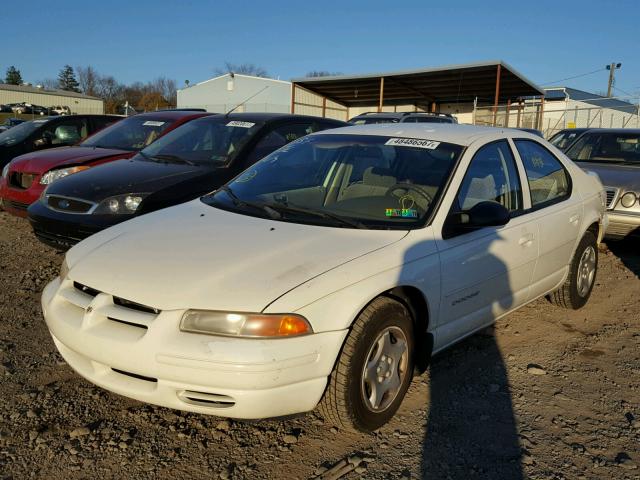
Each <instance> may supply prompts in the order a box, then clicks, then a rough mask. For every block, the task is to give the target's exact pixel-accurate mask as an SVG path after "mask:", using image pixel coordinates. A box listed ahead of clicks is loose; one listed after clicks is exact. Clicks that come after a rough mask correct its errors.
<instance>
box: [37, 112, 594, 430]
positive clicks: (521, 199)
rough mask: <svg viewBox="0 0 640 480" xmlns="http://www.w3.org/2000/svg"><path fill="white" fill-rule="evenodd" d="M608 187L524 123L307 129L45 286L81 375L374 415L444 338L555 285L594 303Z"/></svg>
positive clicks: (350, 424)
mask: <svg viewBox="0 0 640 480" xmlns="http://www.w3.org/2000/svg"><path fill="white" fill-rule="evenodd" d="M604 212H605V209H604V192H603V189H602V185H601V184H600V182H599V181H598V179H597V177H596V176H593V175H588V174H585V173H584V172H583V171H582V170H580V168H578V167H576V166H575V165H574V164H573V163H572V162H571V161H570V160H568V159H567V158H566V157H565V156H564V155H563V154H562V153H561V152H560V151H559V150H557V149H555V148H554V147H552V146H551V145H550V144H549V143H547V142H545V141H544V140H542V139H541V138H539V137H536V136H534V135H531V134H529V133H526V132H522V131H519V130H510V129H496V128H481V127H471V126H461V125H427V126H425V125H421V124H417V125H411V124H400V125H398V124H389V125H373V126H371V125H366V126H354V127H347V128H341V129H337V130H327V131H325V132H321V133H317V134H313V135H309V136H307V137H305V138H302V139H300V140H298V141H295V142H293V143H291V144H289V145H288V146H286V147H284V148H282V149H280V150H278V151H276V152H275V153H273V154H272V155H270V156H268V157H266V158H264V159H263V160H261V161H260V162H258V163H256V164H255V165H253V166H252V167H250V168H249V169H248V170H246V171H245V172H244V173H242V174H241V175H240V176H238V177H237V178H236V179H234V180H233V181H232V182H230V183H229V184H228V185H227V186H225V187H223V188H221V189H219V190H218V191H216V192H214V193H212V194H210V195H207V196H205V197H202V198H200V199H198V200H195V201H192V202H188V203H185V204H182V205H179V206H176V207H172V208H169V209H166V210H161V211H158V212H155V213H152V214H149V215H145V216H142V217H140V218H137V219H134V220H131V221H127V222H125V223H122V224H120V225H117V226H115V227H112V228H109V229H108V230H105V231H103V232H101V233H98V234H96V235H94V236H92V237H90V238H88V239H87V240H85V241H83V242H81V243H79V244H78V245H77V246H75V247H74V248H72V249H71V250H70V251H69V252H68V253H67V256H66V259H65V262H64V264H63V267H62V270H61V272H60V276H59V278H56V279H55V280H54V281H52V282H51V283H50V284H49V285H48V286H47V287H46V288H45V290H44V292H43V295H42V308H43V311H44V317H45V320H46V322H47V326H48V327H49V330H50V331H51V335H52V337H53V340H54V342H55V344H56V346H57V347H58V349H59V350H60V353H61V354H62V356H63V357H64V358H65V359H66V361H67V362H68V363H69V365H71V367H73V368H74V369H75V370H76V371H77V372H78V373H79V374H80V375H82V376H83V377H85V378H87V379H88V380H89V381H91V382H93V383H95V384H97V385H99V386H101V387H104V388H106V389H108V390H111V391H113V392H116V393H119V394H121V395H125V396H127V397H131V398H135V399H138V400H141V401H144V402H149V403H153V404H157V405H162V406H166V407H170V408H177V409H182V410H188V411H193V412H200V413H205V414H212V415H219V416H226V417H232V418H245V419H250V418H251V419H255V418H267V417H278V416H284V415H289V414H294V413H300V412H307V411H310V410H312V409H314V408H315V407H316V406H317V405H318V404H319V406H320V409H321V412H322V414H323V415H324V416H325V417H326V418H327V419H329V420H330V421H332V422H334V423H335V424H337V425H338V426H341V427H344V428H349V429H356V430H362V431H371V430H375V429H377V428H378V427H380V426H382V425H383V424H384V423H385V422H387V421H388V420H389V419H390V418H391V417H392V416H393V414H394V413H395V411H396V410H397V409H398V407H399V405H400V403H401V402H402V399H403V397H404V395H405V392H406V391H407V388H408V387H409V383H410V382H411V379H412V376H413V374H414V371H418V372H420V371H423V370H424V369H425V368H426V367H427V365H428V361H429V358H430V357H431V355H432V354H434V353H437V352H439V351H441V350H443V349H445V348H447V347H448V346H450V345H452V344H453V343H455V342H458V341H460V340H461V339H463V338H464V337H466V336H468V335H471V334H472V333H474V332H476V331H478V330H480V329H483V328H485V327H487V326H488V325H490V324H492V323H493V322H495V321H496V319H498V318H500V317H502V316H504V315H507V314H508V313H509V312H511V311H513V310H515V309H517V308H519V307H521V306H523V305H524V304H526V303H528V302H531V301H533V300H535V299H536V298H539V297H542V296H548V298H549V299H550V300H551V301H552V302H554V303H556V304H558V305H560V306H563V307H567V308H580V307H582V306H583V305H584V304H585V303H586V302H587V299H588V298H589V295H590V293H591V289H592V288H593V285H594V280H595V275H596V270H597V262H598V249H597V243H598V242H599V240H600V239H601V237H602V235H603V232H604V230H605V227H606V217H605V213H604Z"/></svg>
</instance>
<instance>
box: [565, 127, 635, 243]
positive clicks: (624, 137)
mask: <svg viewBox="0 0 640 480" xmlns="http://www.w3.org/2000/svg"><path fill="white" fill-rule="evenodd" d="M565 153H566V155H567V156H568V157H569V158H571V159H572V160H573V161H574V162H576V163H577V164H578V165H580V167H582V168H583V169H584V170H587V171H591V172H594V173H596V174H597V175H598V176H599V177H600V181H601V182H602V184H603V185H604V188H605V191H606V193H607V211H608V212H607V213H608V216H609V227H608V228H607V232H606V236H607V237H609V238H624V237H626V236H628V235H631V234H635V235H639V234H640V129H604V128H602V129H595V130H589V131H588V132H586V133H584V134H583V135H582V136H581V137H580V138H579V139H578V140H577V141H576V142H575V143H574V144H573V145H572V146H571V147H570V148H569V149H568V150H567V151H566V152H565Z"/></svg>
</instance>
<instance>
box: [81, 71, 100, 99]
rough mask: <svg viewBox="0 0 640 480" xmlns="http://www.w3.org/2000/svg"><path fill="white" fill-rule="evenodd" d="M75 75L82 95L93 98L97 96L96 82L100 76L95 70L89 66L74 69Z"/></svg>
mask: <svg viewBox="0 0 640 480" xmlns="http://www.w3.org/2000/svg"><path fill="white" fill-rule="evenodd" d="M76 74H77V76H78V83H79V84H80V89H81V90H82V93H84V94H85V95H91V96H92V97H95V96H96V95H97V94H98V82H99V80H100V74H99V73H98V72H97V71H96V69H95V68H93V67H92V66H90V65H89V66H87V67H76Z"/></svg>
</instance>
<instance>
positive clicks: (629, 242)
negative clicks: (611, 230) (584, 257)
mask: <svg viewBox="0 0 640 480" xmlns="http://www.w3.org/2000/svg"><path fill="white" fill-rule="evenodd" d="M607 247H609V250H611V252H612V253H613V254H614V255H615V256H616V257H618V258H619V259H620V260H622V263H624V265H625V266H626V267H627V268H628V269H629V270H631V271H632V272H633V273H634V274H635V275H636V277H638V278H640V236H635V237H633V238H631V237H627V238H625V239H624V240H618V241H607Z"/></svg>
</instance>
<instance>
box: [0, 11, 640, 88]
mask: <svg viewBox="0 0 640 480" xmlns="http://www.w3.org/2000/svg"><path fill="white" fill-rule="evenodd" d="M611 3H612V2H609V1H595V0H582V1H573V0H567V1H564V2H551V1H546V0H544V1H537V2H530V1H529V2H522V3H520V2H517V0H510V1H509V0H496V1H492V0H485V1H477V0H476V1H454V0H449V1H439V2H436V1H427V0H423V1H412V0H405V1H401V2H396V1H388V0H387V1H377V0H370V1H361V0H353V1H348V0H342V1H333V0H323V1H312V2H311V1H310V2H305V1H300V0H298V1H296V2H292V1H291V2H290V1H275V0H272V1H270V2H265V1H263V2H259V1H243V0H235V1H226V2H223V1H213V0H211V1H205V0H182V1H167V0H155V1H149V0H108V1H104V0H103V1H86V0H84V1H75V0H59V1H56V2H51V1H50V0H46V1H42V0H31V1H29V2H26V1H8V0H5V1H4V2H2V8H1V11H0V19H1V20H2V22H1V23H2V25H3V27H2V32H3V34H2V39H3V40H2V45H3V47H2V54H1V55H0V74H2V76H4V71H5V70H6V68H7V67H8V66H9V65H15V66H16V67H18V68H19V69H20V70H21V72H22V76H23V78H24V79H25V81H30V82H33V83H35V82H37V81H39V80H42V79H44V78H52V77H53V78H55V77H56V76H57V73H58V71H59V70H60V68H61V67H62V66H63V65H64V64H67V63H68V64H70V65H72V66H74V67H75V66H77V65H91V66H93V67H94V68H96V69H97V70H98V71H99V72H101V73H104V74H110V75H113V76H114V77H116V78H117V79H118V80H119V81H121V82H125V83H130V82H134V81H137V80H140V81H146V80H151V79H153V78H155V77H158V76H161V75H162V76H167V77H169V78H174V79H175V80H177V82H178V85H179V86H181V85H183V83H184V80H185V79H188V80H190V81H191V83H195V82H199V81H202V80H205V79H207V78H211V77H212V76H213V73H214V70H215V68H216V67H218V66H222V65H224V62H225V61H230V62H235V63H245V62H248V63H254V64H257V65H260V66H262V67H264V68H265V69H266V70H267V71H268V72H269V74H270V75H271V76H273V77H280V78H281V79H289V78H292V77H299V76H304V75H305V74H306V73H307V72H308V71H310V70H329V71H334V72H335V71H337V72H343V73H346V74H352V73H354V74H355V73H372V72H380V71H393V70H401V69H413V68H420V67H429V66H438V65H447V64H455V63H466V62H476V61H484V60H494V59H502V60H504V61H506V62H507V63H509V64H511V65H512V66H513V67H514V68H516V69H517V70H518V71H520V72H521V73H522V74H524V75H525V76H527V77H528V78H530V79H531V80H533V81H534V82H537V83H538V84H540V85H544V84H548V82H552V81H555V80H560V79H564V78H567V77H572V76H575V75H579V74H582V73H585V72H591V71H594V70H597V69H601V68H604V66H605V65H606V64H608V63H610V62H613V61H615V62H621V63H622V69H621V70H618V71H617V81H616V87H617V90H616V91H615V93H616V94H618V95H625V93H624V92H627V93H631V94H635V95H640V55H638V52H639V51H640V37H639V35H638V25H639V23H640V1H638V0H618V1H617V2H615V10H614V9H613V8H612V7H611V6H610V4H611ZM607 76H608V72H607V71H605V70H603V71H600V72H597V73H594V74H591V75H586V76H582V77H579V78H575V79H571V80H566V81H561V82H559V84H566V85H567V86H572V87H575V88H580V89H584V90H589V91H599V90H606V86H607Z"/></svg>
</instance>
